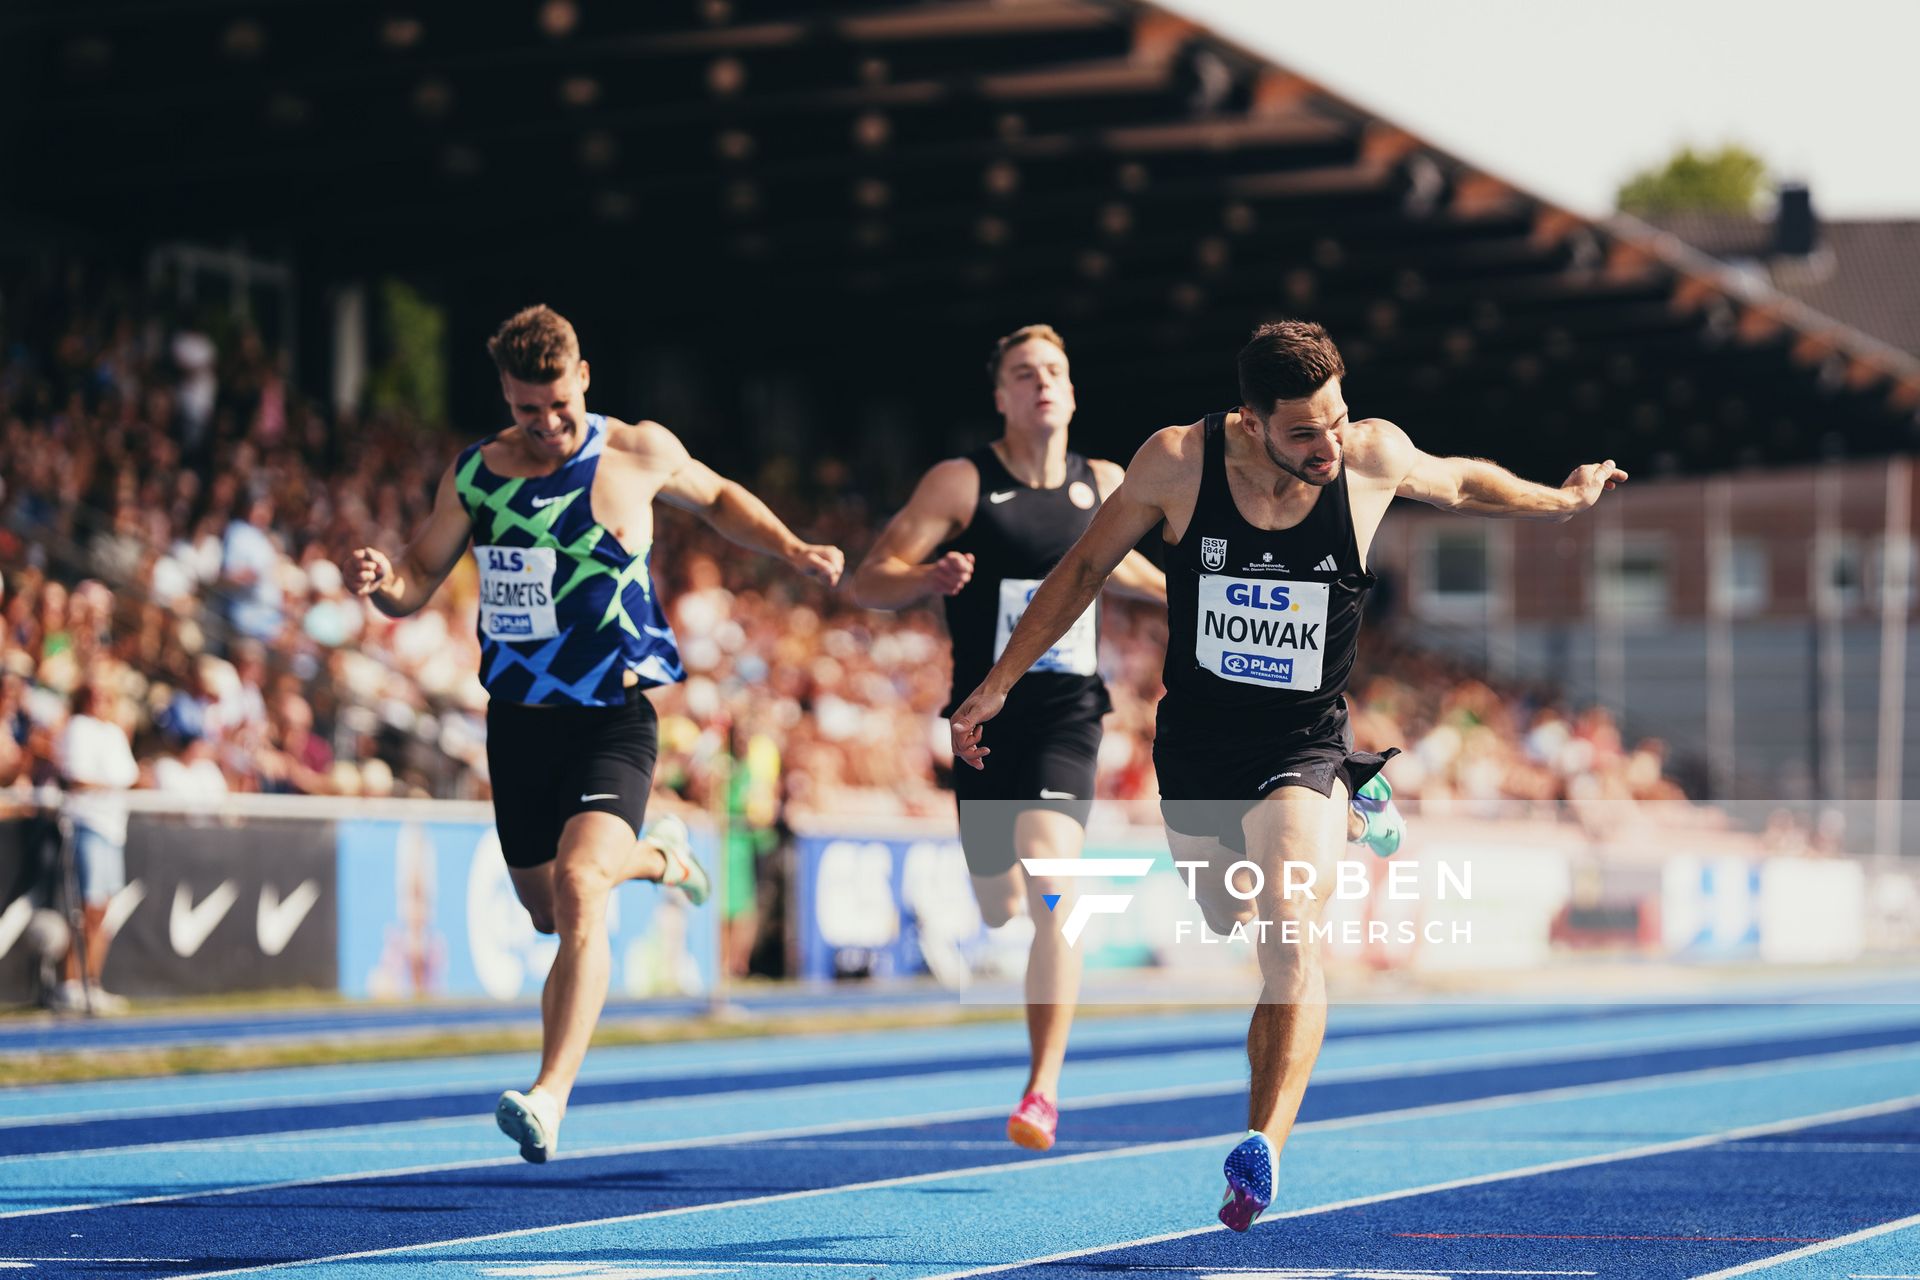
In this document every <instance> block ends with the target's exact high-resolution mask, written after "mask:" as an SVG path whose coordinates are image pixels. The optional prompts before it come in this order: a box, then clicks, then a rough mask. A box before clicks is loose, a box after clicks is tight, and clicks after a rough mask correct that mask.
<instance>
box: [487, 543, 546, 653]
mask: <svg viewBox="0 0 1920 1280" xmlns="http://www.w3.org/2000/svg"><path fill="white" fill-rule="evenodd" d="M473 557H474V559H475V560H476V561H478V562H479V564H480V631H481V634H482V635H485V636H486V637H488V638H489V639H492V640H550V639H552V638H553V637H554V636H557V635H559V634H560V627H559V624H558V623H556V622H555V621H554V617H553V566H554V554H553V548H552V547H475V548H474V549H473Z"/></svg>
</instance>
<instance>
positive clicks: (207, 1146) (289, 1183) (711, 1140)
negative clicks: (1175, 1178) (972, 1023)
mask: <svg viewBox="0 0 1920 1280" xmlns="http://www.w3.org/2000/svg"><path fill="white" fill-rule="evenodd" d="M1597 1047H1598V1046H1586V1049H1588V1050H1591V1049H1593V1048H1597ZM1912 1047H1913V1046H1910V1045H1878V1046H1875V1047H1873V1048H1868V1049H1846V1050H1841V1051H1839V1052H1837V1053H1832V1054H1813V1055H1807V1056H1803V1057H1796V1058H1786V1059H1775V1060H1772V1061H1769V1062H1763V1063H1741V1064H1736V1065H1734V1066H1728V1067H1705V1068H1699V1069H1697V1070H1695V1071H1679V1072H1668V1073H1663V1074H1660V1075H1651V1076H1635V1077H1630V1078H1627V1079H1622V1080H1614V1081H1604V1082H1601V1083H1599V1084H1593V1085H1571V1086H1565V1087H1563V1088H1560V1089H1548V1090H1539V1091H1535V1092H1531V1093H1513V1094H1503V1095H1495V1096H1494V1098H1493V1099H1492V1101H1494V1102H1501V1101H1504V1100H1506V1099H1510V1098H1519V1097H1528V1098H1535V1099H1541V1100H1551V1099H1553V1098H1556V1097H1572V1096H1589V1095H1590V1094H1591V1093H1592V1092H1594V1091H1605V1090H1607V1089H1610V1088H1611V1089H1631V1088H1634V1087H1636V1086H1638V1085H1639V1084H1641V1083H1643V1082H1648V1081H1661V1080H1680V1079H1687V1078H1694V1077H1700V1076H1702V1075H1703V1073H1704V1074H1705V1075H1708V1076H1710V1075H1712V1073H1715V1072H1722V1073H1731V1074H1732V1075H1733V1076H1734V1077H1735V1078H1737V1077H1738V1076H1739V1075H1740V1074H1742V1073H1746V1072H1751V1071H1765V1070H1768V1069H1771V1068H1772V1067H1774V1066H1778V1065H1781V1064H1801V1063H1820V1062H1826V1061H1844V1060H1847V1059H1849V1058H1859V1059H1862V1060H1865V1061H1874V1060H1877V1059H1879V1058H1882V1057H1899V1056H1902V1055H1903V1054H1905V1053H1907V1052H1909V1051H1911V1049H1912ZM1196 1052H1199V1051H1196ZM1583 1056H1584V1057H1592V1056H1595V1055H1594V1054H1592V1053H1591V1052H1585V1053H1574V1054H1570V1055H1569V1058H1568V1060H1571V1061H1578V1060H1580V1058H1581V1057H1583ZM1556 1060H1559V1059H1558V1058H1557V1057H1555V1056H1553V1055H1551V1054H1549V1055H1548V1056H1545V1057H1540V1056H1537V1055H1530V1054H1528V1053H1526V1052H1525V1051H1524V1050H1503V1051H1500V1052H1497V1053H1490V1054H1485V1055H1481V1056H1479V1057H1477V1058H1471V1059H1461V1060H1456V1061H1455V1062H1453V1063H1452V1064H1451V1065H1453V1066H1455V1067H1461V1068H1465V1067H1469V1066H1474V1065H1481V1066H1488V1065H1491V1066H1498V1065H1507V1064H1530V1063H1533V1062H1536V1061H1547V1062H1551V1061H1556ZM1442 1065H1443V1066H1444V1065H1445V1064H1442ZM1434 1069H1435V1070H1438V1069H1440V1068H1439V1067H1436V1068H1434ZM1427 1073H1428V1072H1427V1069H1426V1067H1425V1066H1416V1067H1415V1068H1414V1069H1412V1070H1405V1069H1402V1068H1400V1067H1398V1066H1395V1065H1394V1064H1380V1065H1374V1066H1364V1067H1348V1068H1344V1069H1340V1070H1336V1071H1329V1072H1325V1073H1322V1074H1318V1075H1316V1076H1315V1077H1314V1080H1315V1082H1316V1083H1322V1084H1327V1083H1337V1082H1341V1081H1356V1080H1359V1081H1364V1080H1379V1079H1395V1078H1398V1077H1400V1076H1403V1075H1420V1074H1427ZM847 1083H848V1082H844V1081H841V1082H835V1083H833V1084H821V1085H800V1086H795V1088H796V1090H828V1089H834V1088H844V1087H846V1086H847ZM1244 1088H1246V1085H1245V1082H1244V1081H1243V1080H1238V1079H1236V1080H1234V1081H1232V1082H1228V1083H1221V1082H1214V1083H1207V1084H1196V1085H1177V1086H1168V1087H1165V1088H1160V1089H1139V1090H1127V1091H1117V1092H1112V1093H1106V1094H1095V1095H1092V1096H1089V1097H1086V1098H1080V1099H1076V1100H1074V1101H1073V1102H1070V1103H1067V1104H1064V1105H1063V1106H1062V1108H1061V1110H1063V1111H1076V1110H1080V1109H1083V1108H1093V1107H1105V1106H1120V1105H1128V1104H1132V1103H1140V1102H1168V1101H1181V1100H1184V1099H1190V1098H1202V1097H1215V1096H1218V1095H1220V1094H1224V1093H1236V1092H1239V1091H1240V1090H1243V1089H1244ZM1568 1090H1571V1091H1572V1092H1568ZM734 1092H737V1091H732V1090H730V1091H728V1094H704V1095H693V1096H689V1097H683V1098H676V1099H674V1100H673V1101H674V1102H675V1103H688V1102H700V1101H712V1100H714V1099H716V1098H719V1097H725V1096H729V1095H730V1094H732V1093H734ZM1475 1101H1476V1100H1474V1099H1468V1100H1467V1103H1466V1105H1471V1104H1472V1103H1474V1102H1475ZM594 1105H596V1106H609V1107H611V1106H630V1105H633V1104H630V1103H599V1104H594ZM1442 1105H1443V1106H1454V1105H1460V1104H1452V1103H1447V1104H1442ZM588 1109H589V1108H585V1107H583V1108H581V1111H582V1112H585V1111H586V1110H588ZM999 1114H1000V1108H999V1107H998V1106H991V1107H969V1108H964V1109H959V1110H954V1111H946V1112H931V1113H915V1114H911V1115H905V1116H903V1115H900V1114H897V1113H896V1114H893V1115H889V1116H884V1117H878V1118H875V1119H872V1120H860V1121H851V1120H849V1121H836V1122H832V1123H828V1124H822V1125H802V1126H797V1127H792V1128H775V1129H761V1130H748V1131H746V1132H741V1133H731V1134H714V1135H710V1136H706V1137H701V1138H679V1139H658V1140H652V1141H647V1142H639V1143H628V1144H625V1145H620V1146H610V1147H595V1148H588V1149H586V1150H573V1151H569V1152H566V1153H563V1154H562V1155H559V1156H557V1157H555V1159H554V1161H553V1162H554V1163H558V1162H559V1161H563V1160H587V1159H597V1158H599V1157H602V1156H621V1155H635V1154H640V1153H643V1152H649V1151H662V1150H671V1149H681V1148H694V1147H710V1146H723V1145H726V1144H728V1143H734V1142H765V1141H774V1140H778V1139H782V1138H807V1137H818V1136H821V1135H824V1134H833V1133H858V1132H860V1131H862V1130H864V1129H878V1128H884V1127H887V1126H889V1125H894V1124H899V1123H902V1122H907V1123H914V1124H941V1123H947V1122H951V1121H960V1120H983V1119H990V1118H992V1117H994V1116H997V1115H999ZM1382 1114H1389V1113H1382V1112H1368V1113H1364V1114H1362V1115H1360V1116H1356V1117H1347V1118H1346V1119H1345V1120H1324V1121H1317V1122H1315V1127H1336V1126H1341V1125H1344V1124H1347V1123H1349V1122H1353V1123H1366V1122H1368V1121H1369V1120H1370V1119H1371V1118H1372V1117H1373V1116H1376V1115H1382ZM1390 1114H1393V1115H1396V1116H1402V1117H1404V1116H1410V1115H1415V1114H1419V1109H1418V1108H1414V1109H1411V1110H1402V1111H1397V1112H1393V1113H1390ZM444 1123H445V1120H444V1119H442V1120H434V1121H413V1122H408V1125H409V1126H410V1125H425V1124H444ZM404 1127H408V1126H402V1125H395V1126H391V1127H390V1128H392V1129H401V1128H404ZM1303 1127H1305V1126H1303ZM334 1132H341V1131H340V1130H336V1129H331V1128H329V1129H314V1130H289V1131H286V1132H282V1133H276V1134H271V1135H257V1137H258V1138H259V1139H260V1140H261V1144H266V1143H271V1144H272V1145H273V1146H274V1147H275V1148H277V1147H278V1146H279V1145H280V1144H281V1143H283V1142H284V1141H285V1140H287V1139H292V1138H298V1137H300V1136H302V1134H303V1133H311V1134H323V1133H334ZM396 1136H397V1135H396ZM372 1141H373V1140H371V1139H369V1142H370V1143H372ZM189 1145H191V1146H193V1147H194V1148H196V1149H199V1150H203V1151H204V1150H211V1151H220V1150H231V1151H237V1152H247V1151H253V1150H256V1149H260V1145H259V1144H254V1143H247V1142H244V1141H240V1142H232V1143H224V1144H223V1143H221V1142H220V1140H218V1139H209V1140H206V1141H204V1142H197V1143H191V1144H188V1143H180V1142H159V1143H149V1144H144V1145H142V1146H137V1147H104V1148H98V1149H94V1150H87V1151H59V1152H53V1151H50V1152H39V1153H36V1154H33V1155H26V1156H13V1157H8V1158H6V1159H0V1166H5V1165H10V1164H13V1163H17V1162H26V1161H36V1160H41V1161H44V1160H56V1159H62V1158H65V1157H70V1156H84V1155H123V1154H126V1153H129V1152H137V1151H158V1150H164V1149H169V1148H178V1147H183V1146H189ZM375 1145H377V1146H378V1148H379V1149H382V1150H386V1151H392V1150H394V1149H396V1148H398V1149H401V1150H406V1149H409V1148H408V1147H407V1146H406V1145H405V1144H402V1143H398V1142H395V1141H392V1140H389V1139H386V1138H382V1139H381V1140H379V1141H378V1143H377V1144H375ZM331 1149H336V1150H338V1149H352V1148H351V1145H350V1144H340V1145H338V1146H335V1147H333V1148H331ZM430 1149H431V1148H430ZM440 1149H444V1144H440ZM517 1162H518V1157H515V1156H487V1157H480V1158H476V1159H469V1160H452V1161H439V1162H435V1163H432V1164H418V1165H401V1166H399V1167H391V1168H380V1169H360V1170H354V1171H350V1172H346V1173H336V1174H328V1175H326V1176H324V1177H318V1178H287V1179H282V1180H278V1181H273V1182H247V1183H239V1184H235V1185H232V1186H226V1187H210V1188H205V1189H201V1190H194V1191H177V1192H167V1193H162V1194H159V1195H151V1196H134V1197H127V1198H123V1199H114V1200H95V1201H76V1202H74V1203H70V1204H60V1205H47V1206H43V1207H37V1208H32V1209H10V1210H6V1211H4V1212H0V1221H3V1220H5V1219H8V1218H31V1217H40V1216H44V1215H46V1214H50V1213H80V1212H88V1211H92V1210H96V1209H113V1208H120V1207H124V1206H129V1205H144V1204H167V1203H171V1202H175V1201H180V1200H195V1199H199V1198H201V1197H203V1196H231V1195H242V1194H245V1193H247V1192H251V1191H282V1190H286V1189H287V1188H290V1187H304V1186H322V1185H325V1184H327V1183H333V1182H354V1181H358V1180H361V1179H370V1178H398V1177H411V1176H414V1175H416V1174H424V1173H443V1172H452V1171H457V1170H461V1169H482V1168H487V1167H489V1166H509V1167H510V1166H512V1165H514V1164H515V1163H517Z"/></svg>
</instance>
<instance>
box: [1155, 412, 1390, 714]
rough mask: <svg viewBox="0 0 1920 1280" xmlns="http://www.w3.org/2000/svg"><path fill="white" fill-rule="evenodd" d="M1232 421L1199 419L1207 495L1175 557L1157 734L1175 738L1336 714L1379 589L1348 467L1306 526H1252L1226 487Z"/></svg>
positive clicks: (1172, 552) (1171, 558)
mask: <svg viewBox="0 0 1920 1280" xmlns="http://www.w3.org/2000/svg"><path fill="white" fill-rule="evenodd" d="M1226 418H1227V415H1226V414H1224V413H1215V414H1209V415H1208V416H1207V418H1206V419H1205V421H1204V423H1203V427H1202V430H1203V431H1204V433H1205V446H1204V457H1203V460H1202V462H1201V471H1200V493H1199V497H1198V498H1197V499H1196V500H1195V502H1194V507H1193V518H1192V519H1191V520H1189V521H1188V522H1187V528H1186V531H1185V533H1184V534H1182V536H1181V538H1180V543H1179V545H1178V547H1176V548H1173V549H1171V550H1170V551H1169V555H1168V569H1169V573H1168V575H1167V656H1166V663H1165V666H1164V668H1163V672H1162V676H1161V679H1162V682H1163V683H1164V684H1165V685H1166V687H1167V695H1166V697H1165V698H1164V699H1163V700H1162V701H1161V703H1160V730H1159V733H1160V737H1161V738H1162V739H1163V740H1165V741H1168V742H1172V743H1201V742H1214V743H1220V742H1236V741H1243V740H1247V739H1258V738H1260V737H1263V736H1270V735H1271V734H1273V733H1275V732H1276V731H1279V730H1281V729H1283V728H1285V727H1293V726H1302V727H1304V726H1307V725H1311V724H1313V723H1314V722H1316V721H1318V720H1319V719H1320V718H1321V717H1322V716H1324V715H1326V714H1327V713H1328V712H1330V711H1332V710H1333V709H1334V708H1336V707H1339V706H1340V705H1341V703H1342V698H1341V695H1342V693H1344V692H1345V690H1346V687H1347V680H1348V677H1349V676H1351V675H1352V673H1353V658H1354V654H1355V653H1356V652H1357V651H1358V649H1359V642H1360V613H1361V606H1362V603H1363V602H1364V600H1365V598H1366V593H1367V591H1368V590H1369V589H1370V588H1371V587H1372V586H1373V583H1374V578H1373V575H1372V574H1370V573H1367V572H1366V571H1365V570H1364V569H1362V568H1361V562H1360V545H1359V542H1358V540H1357V539H1356V538H1355V536H1354V531H1353V512H1352V509H1351V505H1350V503H1349V500H1348V497H1347V477H1346V475H1345V473H1344V472H1343V473H1342V474H1341V475H1340V477H1339V478H1338V479H1337V480H1335V481H1334V482H1333V483H1331V484H1329V485H1327V486H1326V487H1324V488H1323V489H1321V490H1320V495H1319V498H1318V500H1316V501H1315V502H1314V504H1313V506H1311V507H1310V508H1308V510H1307V514H1306V517H1305V518H1304V519H1303V520H1301V521H1300V523H1299V524H1296V525H1294V526H1293V527H1291V528H1288V529H1260V528H1256V527H1255V526H1254V525H1252V524H1250V523H1248V521H1247V518H1246V517H1245V516H1243V515H1241V514H1240V509H1239V507H1237V506H1235V505H1234V501H1233V493H1232V491H1231V488H1230V486H1229V485H1228V482H1227V461H1226V454H1227V448H1226V426H1225V424H1226Z"/></svg>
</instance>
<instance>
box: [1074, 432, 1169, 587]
mask: <svg viewBox="0 0 1920 1280" xmlns="http://www.w3.org/2000/svg"><path fill="white" fill-rule="evenodd" d="M1088 461H1089V464H1090V465H1091V466H1092V467H1093V474H1094V478H1095V479H1097V480H1098V481H1099V482H1100V500H1101V501H1102V502H1105V501H1106V500H1107V499H1108V498H1110V497H1112V496H1113V493H1114V491H1115V490H1117V489H1118V488H1119V487H1120V484H1121V482H1122V481H1124V480H1125V479H1126V478H1127V473H1126V472H1125V471H1123V470H1121V469H1120V464H1119V463H1117V462H1108V461H1107V460H1106V459H1105V458H1092V459H1089V460H1088ZM1106 591H1107V594H1109V595H1115V596H1119V597H1121V598H1122V599H1125V600H1145V601H1146V602H1147V603H1149V604H1165V603H1166V602H1167V575H1166V573H1165V572H1164V571H1163V570H1162V569H1161V568H1160V566H1159V565H1157V564H1155V563H1154V562H1153V561H1151V560H1149V559H1147V558H1146V557H1145V556H1143V555H1141V554H1140V553H1139V552H1138V551H1129V552H1128V553H1127V554H1126V557H1125V558H1124V559H1122V560H1121V561H1120V563H1119V564H1118V565H1116V566H1115V567H1114V570H1113V573H1112V574H1111V575H1110V576H1109V577H1108V578H1107V586H1106Z"/></svg>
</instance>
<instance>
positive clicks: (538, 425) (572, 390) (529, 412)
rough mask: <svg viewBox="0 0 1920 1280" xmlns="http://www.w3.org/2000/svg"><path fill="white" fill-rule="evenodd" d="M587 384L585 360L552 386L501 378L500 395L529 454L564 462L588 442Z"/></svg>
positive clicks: (560, 377)
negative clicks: (523, 437)
mask: <svg viewBox="0 0 1920 1280" xmlns="http://www.w3.org/2000/svg"><path fill="white" fill-rule="evenodd" d="M588 380H589V379H588V375H587V362H586V361H585V360H576V361H574V364H573V368H572V369H569V370H568V371H567V372H566V373H563V374H561V375H560V376H559V377H558V378H555V379H554V380H553V381H552V382H522V381H520V379H518V378H516V377H513V376H512V375H510V374H505V373H503V374H501V375H500V394H501V395H502V396H504V397H505V398H506V401H507V407H508V408H509V409H512V410H513V421H514V424H515V425H516V426H518V427H519V428H520V431H521V434H522V435H524V436H525V437H526V442H527V449H528V451H529V452H532V453H534V454H537V455H538V456H540V457H544V458H552V459H555V460H559V461H564V460H565V459H567V458H570V457H572V456H573V452H574V450H576V449H578V448H579V447H580V446H581V445H582V444H583V443H585V442H586V438H587V383H588Z"/></svg>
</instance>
